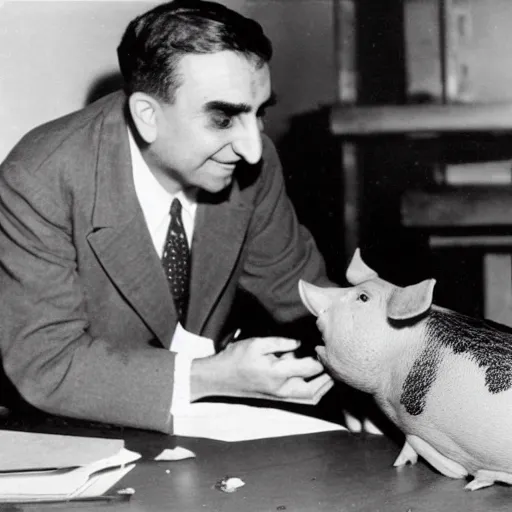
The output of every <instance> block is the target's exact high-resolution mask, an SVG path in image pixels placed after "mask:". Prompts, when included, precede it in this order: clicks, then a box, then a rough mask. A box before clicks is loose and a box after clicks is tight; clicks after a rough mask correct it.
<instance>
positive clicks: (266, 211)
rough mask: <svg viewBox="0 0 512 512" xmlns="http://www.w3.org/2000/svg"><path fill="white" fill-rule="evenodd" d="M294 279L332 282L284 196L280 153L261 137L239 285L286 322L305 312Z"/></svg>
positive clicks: (311, 238)
mask: <svg viewBox="0 0 512 512" xmlns="http://www.w3.org/2000/svg"><path fill="white" fill-rule="evenodd" d="M299 279H305V280H307V281H310V282H313V283H316V284H317V285H319V286H335V285H334V284H333V283H332V282H330V281H329V279H328V278H327V275H326V270H325V264H324V260H323V257H322V255H321V254H320V252H319V251H318V248H317V246H316V243H315V241H314V239H313V237H312V235H311V233H310V232H309V231H308V230H307V229H306V228H305V227H304V226H302V225H301V224H300V223H299V221H298V219H297V216H296V214H295V210H294V208H293V205H292V203H291V201H290V199H289V197H288V195H287V194H286V189H285V183H284V179H283V173H282V168H281V163H280V161H279V157H278V155H277V152H276V150H275V147H274V146H273V144H272V143H271V142H270V140H269V139H268V138H266V137H265V138H264V152H263V163H262V172H261V176H260V186H259V190H258V193H257V194H256V197H255V210H254V214H253V218H252V221H251V225H250V228H249V235H248V241H247V249H246V261H245V265H244V273H243V275H242V277H241V280H240V283H241V286H242V287H243V288H244V289H245V290H246V291H248V292H249V293H251V294H252V295H253V296H254V297H256V298H257V299H258V300H259V301H260V302H261V304H262V305H263V306H264V307H265V308H266V309H267V311H269V312H270V313H271V314H272V315H273V317H274V318H275V319H276V320H278V321H281V322H290V321H293V320H296V319H298V318H300V317H302V316H305V315H306V314H308V313H307V311H306V309H305V307H304V305H303V304H302V301H301V300H300V296H299V292H298V282H299Z"/></svg>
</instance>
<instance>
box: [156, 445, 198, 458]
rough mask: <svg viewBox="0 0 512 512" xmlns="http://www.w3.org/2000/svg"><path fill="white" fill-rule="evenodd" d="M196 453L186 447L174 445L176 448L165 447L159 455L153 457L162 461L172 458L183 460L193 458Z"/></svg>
mask: <svg viewBox="0 0 512 512" xmlns="http://www.w3.org/2000/svg"><path fill="white" fill-rule="evenodd" d="M195 456H196V454H195V453H194V452H193V451H191V450H188V449H187V448H183V447H182V446H176V448H166V449H165V450H163V451H162V453H160V454H159V455H157V456H156V457H155V460H158V461H162V460H167V461H173V460H183V459H191V458H194V457H195Z"/></svg>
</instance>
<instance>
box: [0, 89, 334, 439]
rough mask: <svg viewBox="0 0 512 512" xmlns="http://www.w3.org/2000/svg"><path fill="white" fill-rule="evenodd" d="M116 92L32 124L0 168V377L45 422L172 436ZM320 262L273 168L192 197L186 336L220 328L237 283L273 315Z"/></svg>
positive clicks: (273, 159)
mask: <svg viewBox="0 0 512 512" xmlns="http://www.w3.org/2000/svg"><path fill="white" fill-rule="evenodd" d="M125 103H126V98H125V96H124V94H123V93H121V92H118V93H114V94H112V95H109V96H107V97H105V98H103V99H101V100H99V101H98V102H96V103H94V104H92V105H90V106H88V107H87V108H85V109H83V110H81V111H79V112H76V113H73V114H71V115H69V116H66V117H64V118H61V119H57V120H55V121H52V122H50V123H48V124H46V125H43V126H41V127H38V128H36V129H35V130H33V131H32V132H30V133H29V134H28V135H26V136H25V137H24V138H23V139H22V140H21V141H20V143H19V144H18V145H17V146H16V147H15V148H14V149H13V151H12V152H11V154H10V155H9V156H8V157H7V159H6V161H5V162H4V163H3V164H2V166H1V167H0V227H1V229H0V296H1V304H2V306H1V308H0V348H1V353H2V358H3V365H4V370H5V373H6V375H7V377H8V378H9V379H10V381H11V382H12V383H13V384H14V386H15V387H16V388H17V390H18V391H19V393H20V394H21V396H22V397H23V398H24V400H26V401H27V402H28V403H29V404H31V405H33V406H35V407H37V408H39V409H41V410H43V411H46V412H49V413H52V414H59V415H65V416H69V417H75V418H83V419H88V420H93V421H103V422H109V423H116V424H121V425H127V426H134V427H139V428H147V429H154V430H160V431H163V432H171V431H172V418H171V415H170V409H171V400H172V389H173V385H172V383H173V375H174V354H173V353H171V352H169V350H168V347H169V344H170V341H171V340H172V336H173V332H174V329H175V326H176V314H175V309H174V304H173V301H172V298H171V295H170V292H169V289H168V285H167V282H166V278H165V275H164V272H163V269H162V266H161V263H160V260H159V257H158V255H157V253H156V251H155V249H154V247H153V244H152V241H151V237H150V234H149V231H148V229H147V227H146V224H145V220H144V217H143V213H142V210H141V207H140V205H139V203H138V200H137V197H136V194H135V188H134V184H133V178H132V169H131V159H130V151H129V145H128V138H127V124H126V113H125ZM301 277H302V278H305V279H308V280H310V281H316V282H321V281H322V280H325V279H326V278H325V272H324V264H323V260H322V258H321V256H320V255H319V253H318V251H317V248H316V246H315V243H314V241H313V240H312V238H311V236H310V234H309V233H308V232H307V231H306V230H305V229H304V228H302V227H301V226H300V225H299V224H298V222H297V219H296V216H295V213H294V211H293V208H292V206H291V204H290V202H289V200H288V198H287V196H286V193H285V189H284V184H283V178H282V173H281V169H280V164H279V160H278V158H277V155H276V153H275V149H274V147H273V146H272V144H271V143H270V141H269V140H268V139H266V138H265V139H264V150H263V158H262V161H261V162H260V163H259V164H258V165H254V166H249V165H246V166H245V167H244V168H242V169H237V178H236V180H234V182H233V185H232V186H231V187H230V188H229V189H227V190H226V191H225V192H223V193H220V194H216V195H214V196H213V195H212V196H209V195H207V194H204V193H203V194H202V195H200V196H199V204H198V210H197V216H196V226H195V230H194V237H193V243H192V271H191V289H190V303H189V312H188V321H187V326H186V327H187V329H188V330H190V331H192V332H194V333H197V334H200V335H203V336H207V337H210V338H213V339H217V338H218V337H219V335H220V334H221V332H222V328H223V325H224V323H225V321H226V317H227V315H228V313H229V311H230V308H231V306H232V303H233V298H234V295H235V291H236V289H237V287H241V288H243V289H244V290H246V291H247V292H249V293H250V294H252V295H253V296H255V297H256V298H257V299H258V300H259V301H260V302H261V304H262V305H263V306H264V307H265V308H266V309H267V310H268V311H270V312H271V313H272V314H273V315H274V316H275V317H276V319H278V320H279V321H290V320H293V319H295V318H297V317H299V316H301V315H304V314H305V310H304V308H303V306H302V304H301V303H300V299H299V296H298V292H297V282H298V279H299V278H301Z"/></svg>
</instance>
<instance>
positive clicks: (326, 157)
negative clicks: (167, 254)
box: [0, 0, 512, 325]
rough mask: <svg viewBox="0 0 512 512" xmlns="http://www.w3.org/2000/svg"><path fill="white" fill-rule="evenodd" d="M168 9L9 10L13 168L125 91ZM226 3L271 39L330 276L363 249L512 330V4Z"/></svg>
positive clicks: (6, 133)
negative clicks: (55, 126) (121, 56)
mask: <svg viewBox="0 0 512 512" xmlns="http://www.w3.org/2000/svg"><path fill="white" fill-rule="evenodd" d="M156 3H157V2H149V1H148V2H143V1H70V0H67V1H4V2H1V1H0V119H1V121H2V122H1V123H0V161H1V160H3V159H4V158H5V156H6V155H7V154H8V152H9V150H10V149H11V148H12V146H13V145H14V144H15V143H16V142H17V141H18V140H19V139H20V137H21V136H22V135H23V134H24V133H26V132H27V131H28V130H29V129H31V128H32V127H34V126H36V125H38V124H40V123H43V122H46V121H48V120H50V119H53V118H56V117H58V116H61V115H64V114H67V113H69V112H71V111H73V110H76V109H79V108H81V107H83V106H84V105H86V104H87V103H89V102H91V101H93V100H94V99H97V98H99V97H100V96H102V95H103V94H106V93H108V92H110V91H112V90H114V89H116V88H118V86H119V76H118V74H117V61H116V51H115V50H116V47H117V44H118V42H119V40H120V37H121V35H122V33H123V30H124V28H125V26H126V24H127V23H128V22H129V21H130V20H131V19H132V18H133V17H134V16H136V15H137V14H139V13H141V12H143V11H145V10H147V9H149V8H150V7H151V6H152V5H155V4H156ZM222 3H224V4H226V5H228V6H229V7H231V8H233V9H235V10H238V11H239V12H241V13H242V14H245V15H247V16H250V17H253V18H255V19H256V20H258V21H259V22H260V23H261V24H262V25H263V27H264V29H265V31H266V33H267V35H268V36H269V37H270V38H271V40H272V41H273V44H274V50H275V56H274V58H273V61H272V63H271V69H272V78H273V87H274V90H275V92H276V94H277V97H278V103H277V105H276V106H275V107H274V108H273V109H271V111H270V112H269V114H268V117H267V121H266V131H267V133H268V134H269V135H270V136H271V137H272V138H273V140H274V141H275V143H276V144H277V146H278V148H279V150H280V154H281V157H282V160H283V164H284V169H285V176H286V179H287V186H288V190H289V193H290V195H291V197H292V199H293V201H294V204H295V206H296V209H297V212H298V214H299V217H300V218H301V220H302V222H304V223H305V224H306V225H307V226H308V227H309V228H310V229H311V231H312V232H313V235H314V236H315V238H316V240H317V242H318V244H319V246H320V249H321V250H322V252H323V253H324V255H325V258H326V261H327V264H328V269H329V273H330V275H331V277H332V278H333V279H335V280H338V281H339V282H340V283H341V284H343V283H344V271H345V268H346V265H347V263H348V260H349V258H350V255H351V254H352V252H353V250H354V248H355V247H356V246H360V247H361V248H362V251H363V257H364V258H365V260H367V262H368V263H369V264H370V266H372V267H373V268H374V269H375V270H377V271H378V272H379V273H380V274H381V275H382V276H383V277H385V278H386V279H389V280H391V281H393V282H395V283H397V284H401V285H405V284H411V283H412V282H415V281H418V280H420V279H424V278H426V277H435V278H436V279H437V280H438V284H437V287H436V295H435V298H436V302H438V303H440V304H441V305H444V306H446V307H451V308H453V309H457V310H459V311H461V312H466V313H468V314H471V315H485V316H489V317H493V319H494V320H497V321H501V322H503V323H510V324H511V325H512V323H511V322H510V321H509V316H510V315H512V307H511V306H510V304H511V303H512V290H510V288H511V286H512V284H511V282H512V278H511V277H510V255H509V244H510V240H509V226H508V222H509V221H508V219H509V218H510V219H511V221H510V222H511V225H512V207H509V206H508V205H509V204H512V199H511V200H509V191H510V188H511V187H510V183H511V181H512V180H511V160H512V144H511V138H510V136H511V134H512V107H510V104H509V101H511V102H512V36H511V35H510V34H511V31H512V2H511V1H510V0H379V1H375V0H222ZM482 106H483V107H482ZM380 107H386V108H387V110H380V109H379V108H380ZM410 107H413V109H412V110H411V109H410ZM458 107H460V108H458ZM475 107H478V108H480V107H482V108H480V110H479V109H478V108H477V109H476V110H474V109H475ZM397 125H398V127H396V126H397ZM393 127H394V128H393ZM417 193H420V194H424V195H420V196H418V195H414V194H417ZM411 194H412V195H411ZM475 194H476V196H475ZM475 197H476V199H475ZM468 198H469V199H468ZM511 198H512V196H511ZM443 201H445V202H444V203H443ZM446 201H448V202H447V203H446ZM445 203H446V204H445ZM496 204H499V205H500V206H499V208H498V210H499V211H496ZM439 205H445V206H443V207H442V208H441V212H440V210H439V208H440V206H439ZM493 205H494V206H493ZM415 206H416V207H417V208H415ZM509 208H510V211H509ZM480 209H481V210H480ZM475 219H476V220H475ZM482 219H483V220H482ZM509 291H510V294H509V293H508V292H509ZM509 295H510V296H509ZM489 301H490V302H489ZM498 310H499V311H498Z"/></svg>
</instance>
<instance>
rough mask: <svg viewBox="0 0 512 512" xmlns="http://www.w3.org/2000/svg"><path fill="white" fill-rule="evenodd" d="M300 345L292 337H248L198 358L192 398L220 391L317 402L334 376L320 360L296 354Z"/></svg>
mask: <svg viewBox="0 0 512 512" xmlns="http://www.w3.org/2000/svg"><path fill="white" fill-rule="evenodd" d="M299 345H300V343H299V342H298V341H296V340H293V339H290V338H273V337H268V338H249V339H245V340H241V341H236V342H233V343H230V344H229V345H228V346H227V347H226V348H225V349H224V350H223V351H222V352H219V353H218V354H215V355H214V356H210V357H205V358H201V359H195V360H194V361H193V362H192V368H191V400H197V399H199V398H203V397H205V396H208V395H209V396H213V395H220V396H240V397H245V398H264V399H274V400H286V401H292V402H300V403H308V404H316V403H318V402H319V401H320V399H321V398H322V397H323V396H324V395H325V393H327V391H328V390H329V389H331V387H332V386H333V380H332V378H331V377H330V376H329V375H327V374H326V373H324V368H323V366H322V365H321V364H320V363H319V362H318V361H317V360H315V359H313V358H312V357H304V358H300V359H299V358H296V357H295V354H294V353H293V351H294V350H296V349H297V348H298V347H299Z"/></svg>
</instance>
